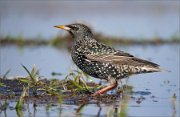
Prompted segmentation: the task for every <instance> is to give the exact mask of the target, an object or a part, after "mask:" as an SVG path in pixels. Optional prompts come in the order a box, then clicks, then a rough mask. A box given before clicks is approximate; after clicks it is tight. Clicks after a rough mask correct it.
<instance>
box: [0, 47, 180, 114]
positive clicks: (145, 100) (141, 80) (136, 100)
mask: <svg viewBox="0 0 180 117" xmlns="http://www.w3.org/2000/svg"><path fill="white" fill-rule="evenodd" d="M179 46H180V45H179V44H174V45H159V46H152V45H146V46H145V45H144V46H143V45H142V46H141V45H131V46H122V45H121V46H120V45H117V46H114V47H115V48H117V49H121V50H124V51H126V52H129V53H131V54H133V55H135V56H137V57H141V58H144V59H148V60H151V61H153V62H155V63H158V64H159V65H160V66H161V67H162V68H164V69H167V70H170V71H171V72H159V73H151V74H141V75H134V76H132V77H130V78H129V79H128V81H127V83H128V85H131V86H133V91H134V93H133V94H132V95H131V98H130V99H128V100H127V108H126V114H127V115H128V116H154V117H156V116H172V117H178V116H180V115H179V110H180V108H179V106H180V105H179V101H180V100H179V98H180V94H179V92H180V84H179V82H180V79H179V78H180V77H179V70H180V69H179V60H180V58H179ZM0 52H1V56H0V57H1V59H0V60H1V65H0V66H1V70H0V75H1V76H3V74H4V73H5V72H6V71H7V70H8V69H11V71H10V73H9V74H8V77H11V76H19V75H20V76H26V75H27V73H26V72H25V71H24V69H23V68H22V67H21V64H24V65H25V66H26V67H27V68H28V69H29V70H30V69H31V68H32V65H33V64H36V66H37V67H38V68H39V70H40V76H44V77H46V78H53V77H55V78H59V79H63V78H64V76H65V75H66V74H67V73H68V71H69V69H70V67H71V66H73V68H74V69H76V67H75V65H74V64H73V62H72V60H71V56H70V54H69V53H68V52H67V50H65V49H57V48H54V47H52V46H39V47H36V46H28V47H24V48H19V47H17V46H1V47H0ZM52 72H58V73H62V74H63V75H62V76H52V75H51V73H52ZM94 81H95V82H99V80H98V79H94ZM125 81H126V80H125V79H124V80H123V83H125ZM173 95H175V96H176V100H175V99H174V101H173V98H172V97H173ZM121 103H122V105H125V104H126V103H125V104H123V100H116V101H115V102H114V103H110V104H103V103H100V104H99V106H97V105H96V104H93V103H92V104H86V105H85V106H84V107H83V110H82V111H81V112H79V113H76V110H77V109H78V107H79V106H80V105H76V104H67V103H64V104H63V105H62V112H60V110H61V109H60V108H59V106H58V104H56V106H50V107H49V109H47V107H48V106H47V105H39V106H37V107H36V109H35V112H34V110H33V108H31V107H32V104H30V105H29V106H30V110H28V108H27V106H26V108H25V109H24V110H23V111H22V112H23V114H24V115H25V116H29V117H30V116H32V115H34V113H35V116H39V115H44V116H58V115H62V116H68V115H74V116H76V115H77V116H96V115H101V116H103V115H108V114H110V112H111V111H112V110H113V109H114V108H115V107H118V106H119V105H121ZM14 105H15V103H14V102H10V106H12V107H14ZM6 114H7V115H8V116H11V115H15V114H16V111H15V110H10V109H7V111H6ZM4 115H5V114H4V112H3V111H2V112H0V116H4Z"/></svg>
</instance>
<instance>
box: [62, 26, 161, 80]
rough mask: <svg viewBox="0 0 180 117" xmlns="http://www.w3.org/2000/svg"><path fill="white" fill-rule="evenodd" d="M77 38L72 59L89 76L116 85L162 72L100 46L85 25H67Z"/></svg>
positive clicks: (72, 49) (153, 64)
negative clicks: (115, 83)
mask: <svg viewBox="0 0 180 117" xmlns="http://www.w3.org/2000/svg"><path fill="white" fill-rule="evenodd" d="M65 27H68V28H69V29H68V31H69V32H70V34H71V35H72V36H73V38H74V44H73V46H72V48H71V56H72V59H73V61H74V63H75V64H76V65H77V66H78V67H79V68H80V69H81V70H82V71H83V72H85V73H86V74H88V75H90V76H93V77H95V78H99V79H105V80H108V81H110V82H115V81H116V80H118V79H122V78H125V77H128V76H130V75H132V74H139V73H148V72H158V71H160V69H159V65H157V64H155V63H152V62H149V61H147V60H143V59H140V58H136V57H134V56H133V55H131V54H129V53H125V52H123V51H120V50H115V49H114V48H112V47H110V46H107V45H104V44H102V43H99V42H97V41H96V39H95V38H94V36H93V34H92V32H91V30H90V29H89V28H88V27H87V26H85V25H83V24H71V25H65Z"/></svg>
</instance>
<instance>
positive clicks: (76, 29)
mask: <svg viewBox="0 0 180 117" xmlns="http://www.w3.org/2000/svg"><path fill="white" fill-rule="evenodd" d="M69 28H71V29H72V30H74V31H78V30H79V28H78V27H76V26H69Z"/></svg>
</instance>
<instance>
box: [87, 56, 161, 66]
mask: <svg viewBox="0 0 180 117" xmlns="http://www.w3.org/2000/svg"><path fill="white" fill-rule="evenodd" d="M85 56H86V58H87V59H88V60H90V61H98V62H103V63H113V64H119V65H122V64H124V65H133V66H144V65H145V66H152V67H158V66H159V65H158V64H156V63H153V62H150V61H147V60H143V59H139V58H136V57H133V56H129V55H128V56H121V55H120V56H119V55H112V54H99V55H96V54H93V55H92V54H87V55H85Z"/></svg>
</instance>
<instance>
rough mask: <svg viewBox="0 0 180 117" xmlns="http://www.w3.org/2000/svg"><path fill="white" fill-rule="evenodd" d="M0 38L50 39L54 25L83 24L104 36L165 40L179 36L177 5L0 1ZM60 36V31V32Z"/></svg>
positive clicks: (162, 2)
mask: <svg viewBox="0 0 180 117" xmlns="http://www.w3.org/2000/svg"><path fill="white" fill-rule="evenodd" d="M0 3H1V4H0V17H1V19H0V22H1V32H0V34H1V36H7V35H11V36H17V35H19V34H21V35H23V36H24V37H29V38H35V37H37V36H39V35H41V36H42V37H43V38H46V39H48V38H50V37H53V36H55V35H57V29H55V28H53V26H54V25H57V24H69V23H73V22H78V21H79V22H84V23H87V24H88V25H90V26H91V27H92V28H93V30H94V31H96V32H101V33H103V34H104V35H107V36H121V37H132V38H142V37H145V38H154V37H157V36H158V37H161V38H163V39H169V38H171V37H172V36H174V35H178V33H179V10H180V9H179V1H178V0H177V1H176V0H173V1H36V2H35V1H0ZM61 32H62V33H64V32H63V31H61Z"/></svg>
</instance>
